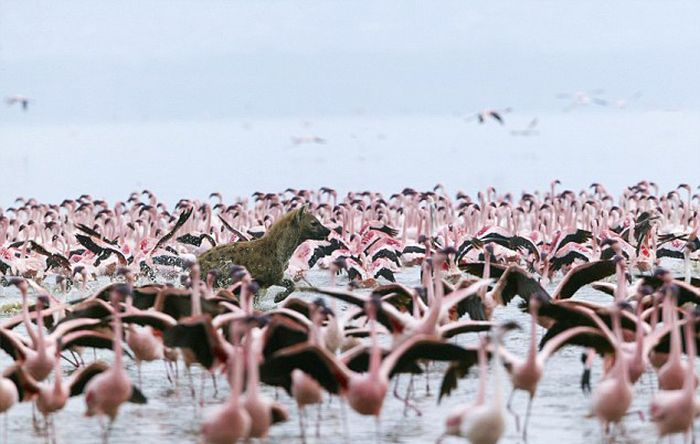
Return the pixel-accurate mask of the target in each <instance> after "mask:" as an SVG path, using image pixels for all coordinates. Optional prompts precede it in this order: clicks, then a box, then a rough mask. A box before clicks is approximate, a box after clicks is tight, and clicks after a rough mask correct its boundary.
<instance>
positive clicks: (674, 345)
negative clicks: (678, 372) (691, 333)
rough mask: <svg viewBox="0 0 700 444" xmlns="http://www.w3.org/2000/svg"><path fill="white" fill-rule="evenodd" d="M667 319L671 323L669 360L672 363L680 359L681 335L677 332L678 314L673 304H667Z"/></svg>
mask: <svg viewBox="0 0 700 444" xmlns="http://www.w3.org/2000/svg"><path fill="white" fill-rule="evenodd" d="M668 305H669V317H670V321H671V353H670V356H669V360H671V361H672V362H675V361H680V359H681V334H680V332H679V331H678V313H677V312H676V309H675V307H673V304H671V303H669V304H668Z"/></svg>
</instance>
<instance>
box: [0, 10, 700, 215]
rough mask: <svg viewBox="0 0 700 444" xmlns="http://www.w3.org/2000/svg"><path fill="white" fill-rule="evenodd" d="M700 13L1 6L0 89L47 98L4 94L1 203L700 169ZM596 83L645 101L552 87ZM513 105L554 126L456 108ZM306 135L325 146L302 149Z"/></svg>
mask: <svg viewBox="0 0 700 444" xmlns="http://www.w3.org/2000/svg"><path fill="white" fill-rule="evenodd" d="M698 23H700V2H696V1H687V2H680V1H679V2H675V1H630V0H622V1H615V2H609V1H576V2H574V1H524V0H520V1H491V2H475V1H446V2H442V1H423V2H411V1H263V0H256V1H252V0H251V1H206V0H200V1H145V0H141V1H119V2H107V1H56V0H55V1H26V0H23V1H4V2H2V3H0V95H2V96H6V95H11V94H24V95H27V96H29V97H31V98H32V99H33V102H32V103H31V104H30V110H29V111H28V112H26V113H23V112H21V111H20V110H19V109H18V108H17V107H7V106H5V105H4V104H3V105H2V106H0V168H2V173H3V176H4V180H3V187H2V189H0V205H5V206H6V205H8V204H9V203H10V202H11V200H12V199H13V198H14V197H16V196H18V195H26V194H31V195H34V196H36V197H40V198H43V199H51V200H61V199H62V198H64V197H69V196H71V195H74V194H76V193H81V192H91V193H94V194H97V195H100V196H103V197H107V198H111V199H114V198H117V197H123V196H125V195H126V194H127V193H128V192H129V191H130V190H132V189H134V188H135V187H143V186H148V187H153V188H156V191H157V192H159V193H160V194H161V195H163V196H164V197H167V198H168V199H171V200H172V199H176V198H178V197H182V196H184V195H190V196H197V197H204V195H205V194H206V193H207V192H208V191H210V190H224V191H225V192H228V194H229V195H233V194H242V193H245V194H247V193H249V192H251V191H253V190H255V189H265V190H277V189H280V188H286V187H287V186H319V185H323V184H326V185H331V186H334V185H335V186H339V187H343V188H345V189H347V188H364V187H370V186H371V187H376V188H381V189H393V188H398V187H403V186H409V185H410V186H428V185H430V184H432V183H435V182H437V181H442V182H446V183H447V184H448V185H449V186H450V187H451V188H452V189H453V190H456V189H458V188H461V189H465V190H467V191H474V190H475V189H476V188H484V187H486V186H488V185H490V184H492V183H493V184H498V185H500V186H502V187H505V188H509V189H511V190H513V191H519V190H520V189H523V188H531V187H544V186H546V184H547V183H548V182H549V179H550V178H551V177H559V178H560V179H562V180H563V181H564V182H565V184H568V186H570V187H579V186H583V185H584V184H587V183H588V182H590V181H591V180H593V179H596V180H602V181H604V182H605V181H607V182H608V183H610V184H611V186H612V187H621V186H622V185H623V184H627V183H630V182H633V181H636V180H638V179H639V178H641V177H648V178H653V179H656V180H658V181H660V182H662V183H665V184H668V185H669V186H670V185H674V184H676V183H678V182H680V181H681V180H683V181H690V182H692V183H696V182H700V181H698V180H697V179H696V178H697V177H698V174H697V173H696V169H697V167H696V166H697V165H698V164H700V154H699V153H700V82H699V81H698V79H700V32H699V31H698ZM595 88H602V89H604V90H605V91H604V93H603V94H602V95H603V96H605V97H606V98H608V99H613V100H614V99H622V98H625V97H629V96H631V95H632V94H634V93H635V92H636V91H642V96H641V98H640V99H639V100H637V101H635V102H634V103H632V104H631V105H630V106H629V107H628V108H627V109H614V108H611V109H602V108H599V109H594V108H591V107H589V108H588V109H581V110H575V111H572V112H569V113H563V112H562V108H563V107H564V106H565V103H564V102H563V101H561V100H559V99H557V98H556V97H555V95H556V94H557V93H560V92H573V91H577V90H592V89H595ZM505 106H511V107H513V110H514V111H513V112H512V113H510V114H508V115H507V116H506V118H507V120H508V123H509V125H510V127H511V128H517V127H522V126H524V125H526V124H527V122H529V120H530V119H531V118H533V117H535V116H538V117H539V121H540V135H539V136H538V137H531V138H517V137H512V136H510V135H509V134H508V129H503V128H496V127H495V126H491V127H478V126H477V125H476V124H474V123H472V124H468V123H465V122H464V120H463V119H462V118H463V117H464V116H465V115H467V114H468V113H470V112H473V111H476V110H479V109H482V108H485V107H505ZM304 122H309V123H304ZM311 134H313V135H319V136H322V137H324V138H325V139H327V144H325V145H303V146H299V147H294V146H292V145H291V143H290V138H291V137H293V136H303V135H311ZM624 151H628V152H630V154H629V155H624V154H623V152H624ZM190 153H195V154H196V156H194V157H192V156H190ZM423 153H425V154H423ZM126 154H130V155H133V156H134V157H125V155H126ZM438 154H439V155H438ZM518 156H526V157H527V156H530V157H529V159H530V160H528V161H523V160H522V159H521V161H520V162H517V161H516V162H513V159H518ZM562 156H571V157H572V159H577V162H578V163H577V164H576V167H577V168H576V171H571V170H570V171H566V170H564V169H563V167H562ZM270 158H274V159H277V162H276V163H277V165H271V166H263V165H261V163H260V161H262V160H267V159H270ZM659 158H661V159H663V158H668V159H672V161H669V162H666V163H663V162H661V161H660V159H659ZM194 159H196V161H195V160H194ZM256 159H258V160H260V161H258V162H255V160H256ZM647 159H656V160H654V161H653V163H651V161H648V160H647ZM487 160H490V162H488V163H487ZM494 160H495V161H496V162H495V163H494ZM498 160H501V161H500V162H498ZM625 161H626V162H631V163H630V164H629V165H627V167H625V165H623V164H622V163H623V162H625ZM528 162H529V163H528ZM614 162H618V163H620V164H619V165H611V163H614ZM566 165H568V164H566ZM514 166H518V167H520V168H518V169H514V168H513V167H514ZM524 167H526V168H524ZM388 171H397V173H396V174H393V175H392V174H389V173H388ZM475 171H476V172H475ZM107 172H109V173H110V174H109V178H105V174H106V173H107ZM117 178H118V181H117V180H116V179H117Z"/></svg>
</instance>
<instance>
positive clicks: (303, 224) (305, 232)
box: [292, 207, 331, 240]
mask: <svg viewBox="0 0 700 444" xmlns="http://www.w3.org/2000/svg"><path fill="white" fill-rule="evenodd" d="M292 223H293V224H294V225H295V226H296V227H297V229H298V230H299V233H300V235H301V239H302V240H324V239H326V238H327V237H328V235H329V234H330V233H331V230H329V229H328V228H326V227H324V226H323V224H322V223H321V222H319V220H318V219H316V217H315V216H314V215H313V214H311V213H309V212H308V211H307V210H306V207H301V208H300V209H298V210H297V213H296V214H295V215H294V217H293V218H292Z"/></svg>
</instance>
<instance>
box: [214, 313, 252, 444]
mask: <svg viewBox="0 0 700 444" xmlns="http://www.w3.org/2000/svg"><path fill="white" fill-rule="evenodd" d="M230 328H231V337H232V338H233V341H234V347H233V349H232V350H230V351H229V358H228V365H229V368H230V369H231V371H229V372H228V375H229V385H230V386H231V394H230V395H229V398H228V400H227V401H226V402H225V403H224V404H222V405H220V406H219V407H218V408H216V409H215V410H213V411H212V412H210V413H209V414H207V416H206V417H205V418H204V421H203V422H202V438H204V442H206V443H208V444H232V443H236V442H238V441H239V440H242V439H246V438H248V437H249V435H250V429H251V423H252V420H251V418H250V414H249V413H248V410H246V408H245V406H244V405H243V403H242V401H241V391H242V389H243V364H244V360H245V356H244V354H243V350H242V349H241V347H240V344H239V339H238V337H239V336H240V334H239V332H240V327H238V326H237V323H236V322H233V323H231V327H230Z"/></svg>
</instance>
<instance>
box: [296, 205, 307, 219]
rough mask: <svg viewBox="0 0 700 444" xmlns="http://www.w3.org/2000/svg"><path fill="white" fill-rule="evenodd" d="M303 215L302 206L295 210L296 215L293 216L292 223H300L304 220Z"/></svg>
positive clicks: (304, 212)
mask: <svg viewBox="0 0 700 444" xmlns="http://www.w3.org/2000/svg"><path fill="white" fill-rule="evenodd" d="M305 214H306V205H303V206H302V207H301V208H299V209H298V210H297V214H295V215H294V222H296V223H301V221H302V219H304V215H305Z"/></svg>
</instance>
